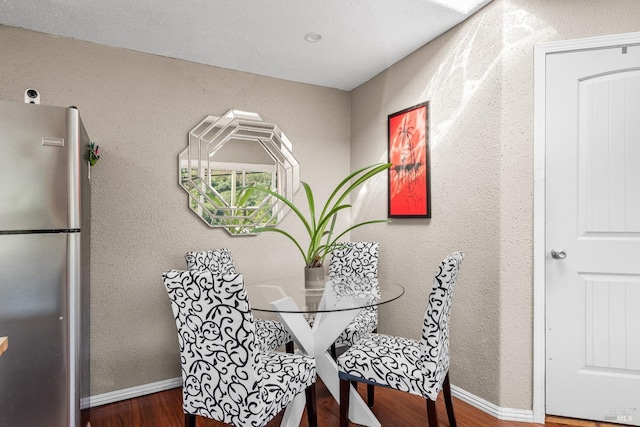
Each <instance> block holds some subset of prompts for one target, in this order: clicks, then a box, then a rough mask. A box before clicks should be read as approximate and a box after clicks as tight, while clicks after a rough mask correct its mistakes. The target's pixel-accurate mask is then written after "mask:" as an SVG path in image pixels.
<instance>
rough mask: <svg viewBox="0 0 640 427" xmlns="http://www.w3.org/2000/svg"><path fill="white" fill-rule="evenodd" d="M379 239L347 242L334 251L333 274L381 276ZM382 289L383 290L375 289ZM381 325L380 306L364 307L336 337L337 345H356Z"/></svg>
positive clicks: (331, 263) (341, 275)
mask: <svg viewBox="0 0 640 427" xmlns="http://www.w3.org/2000/svg"><path fill="white" fill-rule="evenodd" d="M378 248H379V244H378V243H377V242H346V243H340V246H339V247H338V248H336V249H334V250H333V251H332V252H331V260H330V261H329V277H330V278H334V277H365V278H368V279H377V278H378ZM372 291H373V292H378V291H379V289H377V288H376V289H373V290H372ZM377 328H378V307H367V308H364V309H362V311H360V313H358V315H357V316H356V318H355V319H354V320H353V322H351V323H350V324H349V326H347V328H346V329H345V330H344V332H343V333H342V334H340V336H339V337H338V338H337V339H336V341H335V343H334V344H335V346H337V347H339V346H349V347H350V346H352V345H353V344H354V343H355V342H356V341H358V340H359V339H360V338H362V337H363V336H365V335H366V334H368V333H371V332H375V331H376V330H377Z"/></svg>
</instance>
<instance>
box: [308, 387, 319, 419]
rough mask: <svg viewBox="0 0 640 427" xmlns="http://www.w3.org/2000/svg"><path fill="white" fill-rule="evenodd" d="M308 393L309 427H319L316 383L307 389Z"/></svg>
mask: <svg viewBox="0 0 640 427" xmlns="http://www.w3.org/2000/svg"><path fill="white" fill-rule="evenodd" d="M305 393H306V395H307V420H308V421H309V427H318V412H317V410H316V384H315V383H313V384H311V385H310V386H309V387H307V390H306V392H305Z"/></svg>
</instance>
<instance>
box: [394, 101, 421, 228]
mask: <svg viewBox="0 0 640 427" xmlns="http://www.w3.org/2000/svg"><path fill="white" fill-rule="evenodd" d="M428 119H429V103H428V102H425V103H422V104H418V105H414V106H413V107H410V108H407V109H405V110H402V111H399V112H397V113H394V114H390V115H389V121H388V125H389V163H391V168H390V169H389V218H398V217H407V218H431V194H430V193H431V191H430V182H429V181H430V176H429V175H430V170H429V169H430V168H429V120H428Z"/></svg>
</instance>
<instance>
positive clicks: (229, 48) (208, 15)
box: [0, 0, 491, 90]
mask: <svg viewBox="0 0 640 427" xmlns="http://www.w3.org/2000/svg"><path fill="white" fill-rule="evenodd" d="M490 1H491V0H262V1H260V0H233V1H232V0H228V1H222V0H0V24H6V25H10V26H14V27H22V28H26V29H29V30H34V31H40V32H44V33H49V34H54V35H59V36H64V37H71V38H75V39H80V40H87V41H91V42H95V43H100V44H104V45H108V46H114V47H121V48H127V49H132V50H136V51H140V52H147V53H152V54H156V55H163V56H168V57H172V58H179V59H185V60H188V61H193V62H198V63H202V64H209V65H215V66H218V67H222V68H229V69H233V70H239V71H246V72H250V73H254V74H259V75H263V76H269V77H276V78H281V79H286V80H291V81H296V82H303V83H310V84H314V85H320V86H327V87H333V88H338V89H344V90H351V89H353V88H355V87H357V86H358V85H360V84H362V83H364V82H366V81H367V80H369V79H370V78H372V77H373V76H375V75H376V74H378V73H380V72H381V71H383V70H384V69H386V68H388V67H389V66H391V65H393V64H394V63H396V62H398V61H399V60H400V59H402V58H404V57H405V56H407V55H408V54H410V53H411V52H414V51H415V50H416V49H418V48H420V47H421V46H423V45H425V44H426V43H427V42H429V41H430V40H432V39H434V38H435V37H437V36H438V35H440V34H442V33H444V32H445V31H447V30H448V29H450V28H452V27H454V26H455V25H457V24H459V23H460V22H462V21H464V20H465V19H466V18H468V17H469V16H470V15H471V14H473V13H474V12H475V11H477V10H478V9H480V8H481V7H482V6H484V5H486V4H487V3H489V2H490ZM309 32H316V33H319V34H321V35H322V39H321V40H320V41H318V42H315V43H310V42H307V41H305V39H304V36H305V35H306V34H307V33H309Z"/></svg>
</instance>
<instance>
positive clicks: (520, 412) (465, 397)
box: [451, 385, 533, 423]
mask: <svg viewBox="0 0 640 427" xmlns="http://www.w3.org/2000/svg"><path fill="white" fill-rule="evenodd" d="M451 394H452V395H453V396H455V397H457V398H458V399H460V400H462V401H463V402H465V403H468V404H469V405H471V406H473V407H475V408H478V409H480V410H481V411H482V412H485V413H487V414H489V415H491V416H492V417H494V418H497V419H499V420H505V421H519V422H524V423H532V422H533V411H532V410H531V409H512V408H501V407H500V406H497V405H495V404H493V403H491V402H487V401H486V400H484V399H482V398H480V397H478V396H476V395H474V394H471V393H469V392H468V391H466V390H463V389H461V388H460V387H456V386H454V385H452V386H451Z"/></svg>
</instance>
